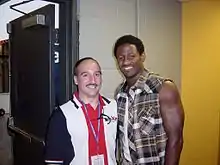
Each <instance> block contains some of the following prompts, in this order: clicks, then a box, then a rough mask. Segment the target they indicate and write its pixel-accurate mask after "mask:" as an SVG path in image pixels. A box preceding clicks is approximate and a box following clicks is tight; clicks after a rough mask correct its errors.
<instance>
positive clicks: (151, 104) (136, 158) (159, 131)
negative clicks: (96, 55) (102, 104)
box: [115, 70, 167, 165]
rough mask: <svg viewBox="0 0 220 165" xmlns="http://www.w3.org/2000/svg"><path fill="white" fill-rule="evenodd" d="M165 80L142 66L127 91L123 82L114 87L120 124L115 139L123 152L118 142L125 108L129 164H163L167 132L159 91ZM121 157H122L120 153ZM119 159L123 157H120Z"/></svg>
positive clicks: (121, 137) (121, 135)
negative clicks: (140, 73)
mask: <svg viewBox="0 0 220 165" xmlns="http://www.w3.org/2000/svg"><path fill="white" fill-rule="evenodd" d="M164 80H165V79H163V78H161V77H159V76H158V75H155V74H153V73H150V72H148V71H147V70H145V71H144V72H143V74H142V75H141V76H140V78H139V79H138V81H137V82H136V84H135V85H134V86H132V87H131V88H130V89H129V91H126V83H122V84H121V85H120V86H119V87H118V88H117V90H116V93H115V99H116V100H117V103H118V124H119V135H118V136H119V142H118V143H119V148H120V150H121V151H119V152H120V153H123V151H122V150H123V147H122V146H121V145H122V144H123V143H122V139H123V136H124V131H123V126H124V116H125V111H128V121H127V122H128V129H127V130H128V143H129V150H130V155H131V159H132V163H131V164H139V165H143V164H144V165H163V164H164V158H165V148H166V141H167V136H166V133H165V131H164V127H163V122H162V118H161V114H160V104H159V94H158V92H159V90H160V88H161V85H162V83H163V81H164ZM126 101H128V102H129V103H128V105H129V106H128V109H126ZM120 128H122V129H120ZM121 157H122V159H123V154H121ZM124 159H125V158H124ZM122 162H125V161H124V160H122ZM122 164H126V163H122ZM128 164H130V163H128Z"/></svg>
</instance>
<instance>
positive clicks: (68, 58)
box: [0, 0, 79, 104]
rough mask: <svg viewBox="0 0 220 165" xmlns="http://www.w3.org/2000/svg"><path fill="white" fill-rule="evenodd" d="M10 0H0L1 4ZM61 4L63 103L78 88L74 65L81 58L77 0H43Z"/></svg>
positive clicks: (60, 34) (60, 36) (61, 95)
mask: <svg viewBox="0 0 220 165" xmlns="http://www.w3.org/2000/svg"><path fill="white" fill-rule="evenodd" d="M9 1H10V0H0V5H2V4H4V3H6V2H9ZM43 1H48V2H53V3H58V4H59V44H60V56H59V57H60V68H61V76H62V77H61V85H60V86H61V87H62V89H61V93H60V102H61V104H62V103H64V102H66V101H67V100H69V99H70V98H71V97H72V93H73V91H74V90H75V89H76V88H75V85H74V84H73V79H72V77H73V76H72V75H73V69H72V68H73V65H74V64H75V62H76V61H77V60H78V59H79V20H78V18H77V0H43Z"/></svg>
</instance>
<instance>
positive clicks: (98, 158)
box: [91, 154, 104, 165]
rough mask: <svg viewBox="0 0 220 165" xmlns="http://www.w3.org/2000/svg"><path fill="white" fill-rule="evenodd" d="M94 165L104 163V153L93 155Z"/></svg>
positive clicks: (102, 164)
mask: <svg viewBox="0 0 220 165" xmlns="http://www.w3.org/2000/svg"><path fill="white" fill-rule="evenodd" d="M91 162H92V165H104V155H103V154H102V155H95V156H92V157H91Z"/></svg>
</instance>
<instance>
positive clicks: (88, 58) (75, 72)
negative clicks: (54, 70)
mask: <svg viewBox="0 0 220 165" xmlns="http://www.w3.org/2000/svg"><path fill="white" fill-rule="evenodd" d="M86 60H93V61H95V62H96V63H97V64H98V65H99V63H98V61H96V60H95V59H94V58H92V57H84V58H81V59H80V60H78V61H77V62H76V64H75V66H74V68H73V74H74V76H76V75H77V68H78V67H79V65H80V64H81V63H82V62H83V61H86Z"/></svg>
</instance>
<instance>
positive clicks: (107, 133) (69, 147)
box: [45, 57, 117, 165]
mask: <svg viewBox="0 0 220 165" xmlns="http://www.w3.org/2000/svg"><path fill="white" fill-rule="evenodd" d="M74 82H75V84H76V85H77V88H78V90H77V91H76V92H75V93H74V94H73V99H71V100H70V101H68V102H67V103H65V104H63V105H61V106H59V108H58V109H57V110H55V111H54V112H53V115H52V117H51V120H50V124H49V129H48V133H47V138H46V147H45V162H46V163H47V164H53V163H54V164H55V163H60V164H64V165H69V164H70V165H116V159H115V147H116V145H115V141H116V131H117V104H116V101H115V100H111V99H108V98H105V97H103V96H101V95H100V93H99V92H100V89H101V85H102V72H101V68H100V65H99V64H98V62H97V61H96V60H95V59H93V58H91V57H86V58H82V59H80V60H79V61H78V62H77V63H76V64H75V67H74Z"/></svg>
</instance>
